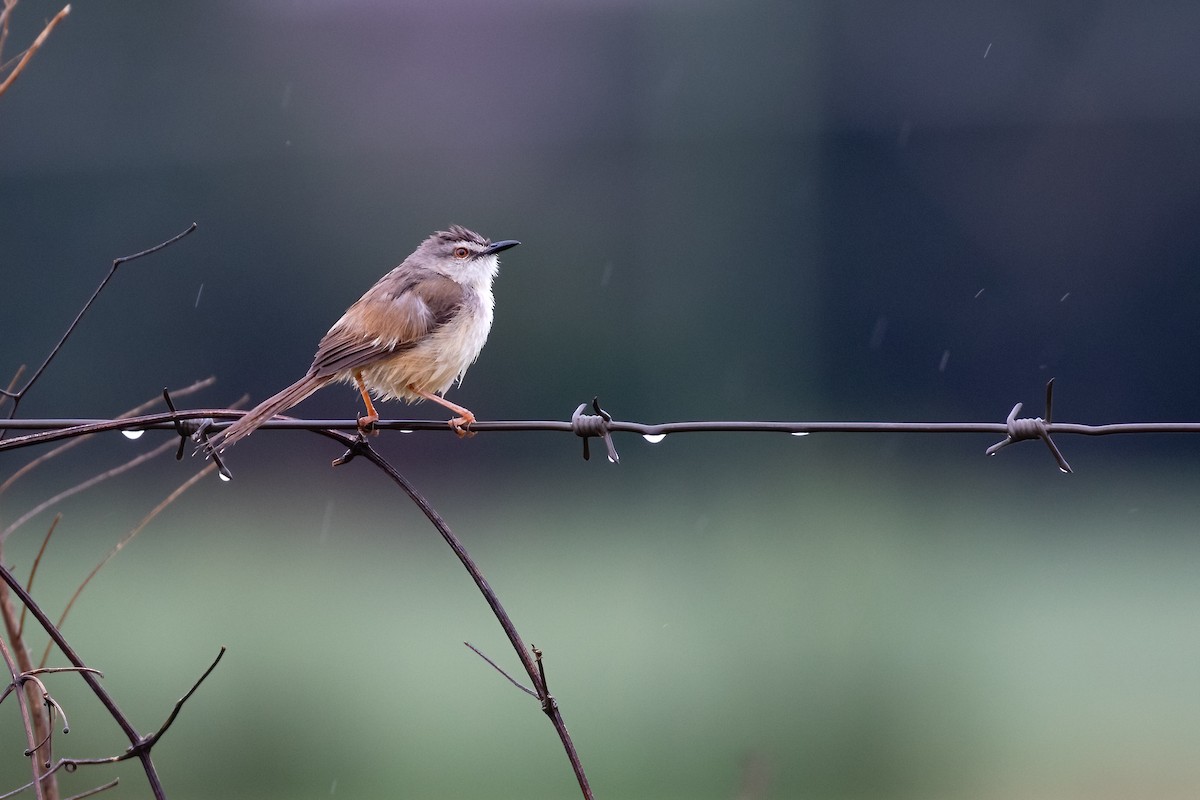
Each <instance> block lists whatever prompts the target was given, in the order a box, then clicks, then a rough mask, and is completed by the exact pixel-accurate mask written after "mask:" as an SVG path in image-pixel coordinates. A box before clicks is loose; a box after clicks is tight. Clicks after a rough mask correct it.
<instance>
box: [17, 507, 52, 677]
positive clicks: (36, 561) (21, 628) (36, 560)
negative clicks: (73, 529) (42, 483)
mask: <svg viewBox="0 0 1200 800" xmlns="http://www.w3.org/2000/svg"><path fill="white" fill-rule="evenodd" d="M61 521H62V513H61V512H60V513H58V514H55V515H54V519H53V520H52V521H51V522H50V528H49V530H47V531H46V535H45V536H43V537H42V546H41V547H39V548H38V551H37V555H36V556H34V557H33V566H32V567H30V568H29V580H28V581H26V582H25V589H26V590H27V591H30V592H32V591H33V579H34V578H35V577H37V571H38V566H39V565H40V564H41V563H42V556H43V555H45V554H46V545H48V544H50V537H51V536H53V535H54V529H55V528H57V527H58V523H59V522H61ZM28 612H29V609H27V608H25V606H21V620H20V622H19V623H18V625H17V639H18V640H19V641H24V639H22V635H23V634H24V633H25V615H26V614H27V613H28ZM44 661H45V660H44V659H43V662H44Z"/></svg>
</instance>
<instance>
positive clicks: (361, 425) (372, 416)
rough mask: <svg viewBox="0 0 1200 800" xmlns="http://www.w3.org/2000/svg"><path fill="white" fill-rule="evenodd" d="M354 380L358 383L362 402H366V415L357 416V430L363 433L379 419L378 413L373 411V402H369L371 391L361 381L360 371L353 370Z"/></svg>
mask: <svg viewBox="0 0 1200 800" xmlns="http://www.w3.org/2000/svg"><path fill="white" fill-rule="evenodd" d="M354 382H355V383H357V384H358V391H359V392H360V393H361V394H362V399H363V402H364V403H366V404H367V415H366V416H365V417H359V418H358V430H359V432H360V433H365V432H366V431H368V430H370V429H371V426H372V425H374V424H375V423H376V422H378V421H379V414H378V412H376V411H375V404H374V403H372V402H371V393H370V392H368V391H367V384H366V383H364V382H363V376H362V372H361V371H357V370H356V371H355V373H354Z"/></svg>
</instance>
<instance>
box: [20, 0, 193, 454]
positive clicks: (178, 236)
mask: <svg viewBox="0 0 1200 800" xmlns="http://www.w3.org/2000/svg"><path fill="white" fill-rule="evenodd" d="M67 9H70V6H67V8H66V9H64V11H65V10H67ZM59 13H60V14H61V13H62V12H59ZM10 77H11V76H10ZM194 230H196V223H194V222H193V223H192V224H191V225H190V226H188V228H187V230H185V231H183V232H182V233H177V234H175V235H174V236H172V237H171V238H170V239H167V240H166V241H165V242H161V243H159V244H156V245H155V246H154V247H151V248H148V249H146V250H143V251H141V252H140V253H134V254H133V255H129V256H121V257H120V258H117V259H114V260H113V263H112V267H110V268H109V270H108V274H107V275H105V276H104V279H103V280H101V281H100V285H99V286H97V287H96V290H95V291H94V292H92V296H91V297H89V298H88V300H87V302H86V303H84V304H83V308H81V309H79V313H78V314H76V315H75V319H74V320H73V321H72V322H71V324H70V325H69V326H67V330H66V332H65V333H63V335H62V337H61V338H60V339H59V340H58V344H56V345H54V348H53V349H52V350H51V351H50V355H48V356H46V360H45V361H43V362H42V365H41V366H40V367H38V368H37V369H36V370H34V373H33V375H31V376H30V378H29V380H28V381H26V382H25V385H24V386H22V387H21V388H20V389H18V390H17V391H15V392H9V391H7V390H0V393H3V394H5V395H7V396H8V397H11V398H12V401H13V403H12V408H10V409H9V410H8V416H9V417H12V416H14V415H15V414H16V413H17V406H18V405H20V403H21V400H22V399H23V398H24V397H25V393H26V392H28V391H29V390H30V389H31V388H32V387H33V385H34V384H35V383H37V380H38V378H40V377H41V376H42V373H43V372H45V371H46V368H47V367H48V366H50V362H51V361H53V360H54V357H55V356H56V355H58V353H59V351H60V350H62V347H63V345H64V344H66V342H67V339H69V338H70V336H71V334H72V333H73V332H74V331H75V328H77V327H78V326H79V321H80V320H82V319H83V315H84V314H86V313H87V311H88V309H89V308H91V307H92V303H94V302H96V298H97V297H99V296H100V293H101V292H103V291H104V287H105V286H107V285H108V282H109V281H110V280H112V277H113V275H116V274H117V270H118V269H119V268H120V266H121V265H122V264H124V263H126V262H128V261H135V260H137V259H139V258H144V257H145V256H148V255H152V254H154V253H157V252H158V251H159V250H162V249H163V248H165V247H170V246H171V245H173V244H175V242H178V241H179V240H180V239H182V238H183V237H185V236H187V235H188V234H189V233H191V232H192V231H194ZM6 433H7V430H6V429H3V428H0V437H3V436H4V435H5V434H6Z"/></svg>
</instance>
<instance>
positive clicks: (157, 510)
mask: <svg viewBox="0 0 1200 800" xmlns="http://www.w3.org/2000/svg"><path fill="white" fill-rule="evenodd" d="M166 444H167V445H168V447H169V446H170V445H171V442H167V443H166ZM159 449H162V448H161V447H160V448H159ZM216 468H217V467H216V465H215V464H208V465H207V466H205V467H204V468H203V469H201V470H200V471H199V472H197V473H196V474H194V475H192V476H191V477H190V478H188V479H187V480H186V481H184V482H183V483H182V484H180V485H179V486H177V487H176V488H175V490H174V491H173V492H171V493H170V494H169V495H167V496H166V497H165V498H164V499H163V500H162V502H160V503H159V504H158V505H156V506H155V507H154V508H153V509H152V510H151V511H150V513H149V514H147V515H146V516H144V517H142V521H141V522H139V523H138V524H137V525H135V526H134V527H133V529H132V530H131V531H129V533H127V534H125V535H124V536H122V537H121V539H120V541H118V542H117V543H116V544H115V545H113V546H112V549H110V550H109V551H108V552H107V553H106V554H105V555H104V558H102V559H100V561H99V563H97V564H96V566H94V567H92V569H91V571H90V572H89V573H88V574H87V576H86V577H85V578H84V579H83V581H82V582H80V584H79V586H78V587H77V588H76V589H75V592H74V593H73V594H72V595H71V599H70V600H68V601H67V605H66V607H65V608H64V609H63V612H62V614H61V615H60V616H59V618H58V627H59V628H62V627H63V625H64V624H65V623H66V621H67V615H68V614H70V613H71V609H72V608H73V607H74V606H75V601H76V600H78V599H79V596H80V595H81V594H83V590H84V589H85V588H86V587H87V585H88V584H89V583H91V582H92V578H94V577H96V575H97V573H99V572H100V570H102V569H104V565H105V564H107V563H108V562H109V561H111V560H112V558H113V556H115V555H116V554H117V553H119V552H121V551H122V550H123V549H125V546H126V545H128V544H129V543H130V542H132V541H133V540H134V539H136V538H137V536H138V534H139V533H141V532H142V531H143V530H145V528H146V526H147V525H149V524H150V523H151V522H152V521H153V520H154V518H155V517H157V516H158V515H159V514H161V513H162V511H163V509H165V508H166V507H167V506H169V505H171V503H174V502H175V501H176V500H177V499H178V498H179V497H180V496H181V495H182V494H183V493H184V492H186V491H187V490H188V489H190V488H192V487H193V486H195V485H196V484H197V483H199V482H200V481H201V480H203V479H204V477H205V476H207V475H210V474H212V472H213V470H215V469H216ZM53 646H54V643H53V642H50V643H48V644H47V645H46V650H45V652H43V653H42V660H41V663H42V664H43V665H44V664H45V663H46V662H47V660H49V658H50V650H51V648H52V647H53Z"/></svg>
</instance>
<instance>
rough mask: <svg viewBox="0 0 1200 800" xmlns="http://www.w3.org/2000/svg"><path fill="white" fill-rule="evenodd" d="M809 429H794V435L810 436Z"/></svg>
mask: <svg viewBox="0 0 1200 800" xmlns="http://www.w3.org/2000/svg"><path fill="white" fill-rule="evenodd" d="M808 434H809V431H792V436H808Z"/></svg>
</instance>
